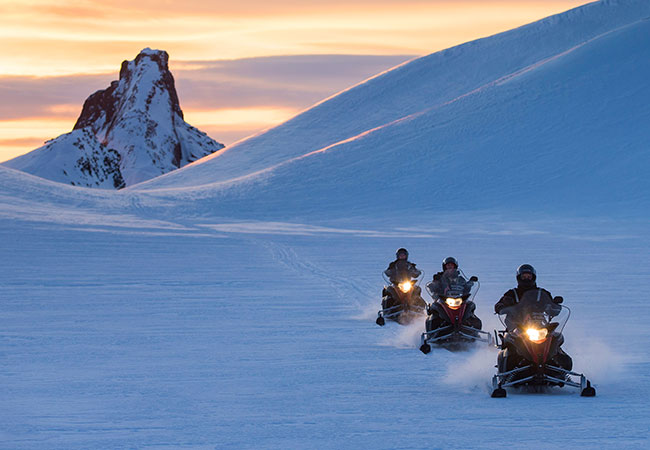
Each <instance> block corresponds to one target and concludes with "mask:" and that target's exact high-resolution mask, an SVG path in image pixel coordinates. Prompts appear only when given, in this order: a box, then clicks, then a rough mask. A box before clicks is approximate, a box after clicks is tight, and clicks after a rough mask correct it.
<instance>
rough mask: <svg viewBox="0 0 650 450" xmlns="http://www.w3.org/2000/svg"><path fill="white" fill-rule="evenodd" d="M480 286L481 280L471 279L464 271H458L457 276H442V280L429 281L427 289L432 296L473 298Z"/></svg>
mask: <svg viewBox="0 0 650 450" xmlns="http://www.w3.org/2000/svg"><path fill="white" fill-rule="evenodd" d="M479 287H480V284H479V282H478V281H477V282H473V281H469V277H467V276H466V275H465V274H464V273H463V272H462V271H460V270H458V271H456V274H455V276H453V277H448V276H444V275H443V276H442V277H441V278H440V280H438V281H437V282H436V281H433V282H431V283H427V286H426V288H427V291H428V292H429V295H431V297H432V298H434V299H436V298H442V299H445V298H462V299H463V300H465V301H467V300H473V299H474V296H475V295H476V293H477V292H478V289H479Z"/></svg>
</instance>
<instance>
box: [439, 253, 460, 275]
mask: <svg viewBox="0 0 650 450" xmlns="http://www.w3.org/2000/svg"><path fill="white" fill-rule="evenodd" d="M449 263H453V264H455V265H456V269H458V260H457V259H456V258H454V257H453V256H447V257H446V258H445V259H443V260H442V270H443V272H444V270H445V266H446V265H447V264H449Z"/></svg>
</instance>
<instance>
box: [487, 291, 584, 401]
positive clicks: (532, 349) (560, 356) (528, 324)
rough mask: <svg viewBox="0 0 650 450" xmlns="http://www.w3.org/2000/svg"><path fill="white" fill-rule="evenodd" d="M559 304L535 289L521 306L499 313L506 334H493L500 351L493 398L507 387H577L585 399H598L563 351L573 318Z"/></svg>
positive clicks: (539, 388) (528, 292)
mask: <svg viewBox="0 0 650 450" xmlns="http://www.w3.org/2000/svg"><path fill="white" fill-rule="evenodd" d="M560 303H562V299H561V297H556V298H555V299H551V297H550V295H548V293H546V292H545V291H544V290H542V289H532V290H529V291H527V292H526V293H525V294H524V295H522V298H521V300H520V301H519V303H517V304H515V305H513V306H508V307H505V308H503V309H502V310H501V311H500V313H499V320H500V321H501V323H502V324H503V326H504V327H505V330H502V331H499V332H497V331H496V330H495V331H494V334H495V337H496V339H497V340H498V341H499V344H498V347H500V349H501V350H500V351H499V356H498V360H497V366H496V367H497V374H496V375H494V376H493V377H492V388H493V391H492V397H495V398H499V397H505V396H506V390H505V388H507V387H526V388H528V389H529V390H532V391H534V392H543V391H544V390H546V388H548V387H551V386H559V387H563V386H572V387H576V388H578V389H580V395H582V396H583V397H593V396H595V395H596V390H595V389H594V388H593V387H592V386H591V382H590V381H589V380H587V378H585V376H584V375H583V374H581V373H577V372H572V368H573V361H572V360H571V357H570V356H569V355H567V354H566V353H565V352H564V351H563V350H562V349H561V348H560V346H561V345H562V343H563V342H564V336H563V335H562V330H563V329H564V326H565V325H566V323H567V321H568V320H569V317H570V315H571V310H570V309H569V308H567V307H566V306H563V305H561V304H560Z"/></svg>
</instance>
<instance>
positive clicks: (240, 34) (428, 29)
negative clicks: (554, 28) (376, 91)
mask: <svg viewBox="0 0 650 450" xmlns="http://www.w3.org/2000/svg"><path fill="white" fill-rule="evenodd" d="M582 3H586V2H584V1H580V0H519V1H503V0H502V1H496V2H495V1H478V0H457V1H453V2H452V1H435V2H434V1H409V2H396V1H394V0H393V1H388V0H383V1H381V0H378V1H374V0H373V1H370V0H354V1H351V2H346V1H343V0H327V1H309V2H297V1H289V0H279V1H275V2H262V1H252V0H242V1H240V2H231V1H228V2H226V1H216V2H205V1H199V0H189V1H184V2H159V1H139V2H133V1H123V0H120V1H112V2H103V1H99V0H87V1H84V2H79V1H71V0H67V1H66V0H61V1H60V2H58V3H57V4H56V5H54V6H53V5H52V4H51V2H49V1H45V0H21V1H20V2H18V1H15V0H14V1H11V0H10V1H4V2H3V4H2V7H1V9H0V13H1V14H2V16H1V17H2V19H0V20H2V26H1V27H0V39H2V40H3V46H2V48H0V60H1V61H3V65H2V67H1V68H0V71H1V72H0V75H1V74H5V75H6V74H32V75H41V76H42V75H53V74H70V73H99V72H103V71H106V70H109V69H110V68H112V67H114V65H115V61H116V60H121V59H125V58H127V57H129V55H133V54H136V53H137V52H138V51H139V50H140V49H141V48H143V47H147V46H149V47H152V48H153V47H155V48H163V49H165V50H167V51H168V52H169V53H170V54H171V55H172V57H173V58H175V59H177V60H199V59H210V60H214V59H228V58H232V59H237V58H243V57H257V56H267V55H281V54H284V55H291V54H315V53H320V54H325V53H329V54H340V53H345V54H353V53H359V52H362V53H365V54H384V55H385V54H395V53H402V54H403V53H408V54H428V53H432V52H434V51H436V50H440V49H442V48H445V47H449V46H452V45H454V44H458V43H462V42H465V41H468V40H472V39H475V38H478V37H483V36H487V35H490V34H493V33H496V32H499V31H503V30H506V29H509V28H512V27H515V26H518V25H522V24H524V23H527V22H530V21H534V20H536V19H539V18H541V17H543V16H546V15H550V14H553V13H557V12H561V11H563V10H566V9H568V8H571V7H573V6H577V5H579V4H582Z"/></svg>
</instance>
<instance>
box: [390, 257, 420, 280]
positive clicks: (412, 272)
mask: <svg viewBox="0 0 650 450" xmlns="http://www.w3.org/2000/svg"><path fill="white" fill-rule="evenodd" d="M384 273H385V274H386V276H387V277H388V279H389V280H390V281H391V283H396V282H397V283H398V282H400V281H401V278H402V277H407V276H408V277H410V278H417V277H419V276H420V275H421V274H422V271H421V270H419V269H417V268H416V267H415V264H413V263H412V262H409V261H405V260H403V259H396V260H395V261H393V262H391V263H390V264H389V265H388V269H386V270H384Z"/></svg>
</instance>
